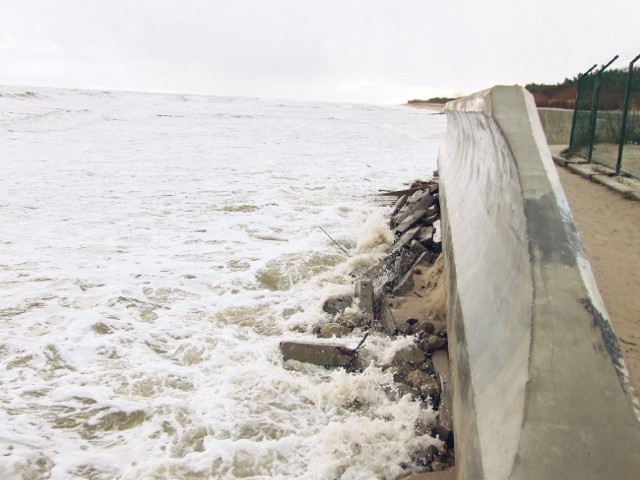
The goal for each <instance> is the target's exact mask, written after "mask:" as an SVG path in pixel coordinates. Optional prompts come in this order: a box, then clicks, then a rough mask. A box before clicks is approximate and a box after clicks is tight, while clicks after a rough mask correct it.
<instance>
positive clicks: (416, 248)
mask: <svg viewBox="0 0 640 480" xmlns="http://www.w3.org/2000/svg"><path fill="white" fill-rule="evenodd" d="M409 250H411V252H412V253H413V254H414V255H417V256H420V255H422V254H423V253H427V252H428V250H427V248H426V247H425V246H424V245H423V244H422V243H420V242H419V241H417V240H411V243H409Z"/></svg>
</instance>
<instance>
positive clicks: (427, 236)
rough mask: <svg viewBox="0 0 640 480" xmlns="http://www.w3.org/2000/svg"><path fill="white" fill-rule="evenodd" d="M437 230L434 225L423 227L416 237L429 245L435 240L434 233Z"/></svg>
mask: <svg viewBox="0 0 640 480" xmlns="http://www.w3.org/2000/svg"><path fill="white" fill-rule="evenodd" d="M435 231H436V229H435V228H434V227H433V226H429V227H422V228H421V229H420V231H418V235H417V236H416V238H417V239H418V241H420V242H422V243H424V244H425V245H428V244H430V243H431V242H433V235H434V234H435Z"/></svg>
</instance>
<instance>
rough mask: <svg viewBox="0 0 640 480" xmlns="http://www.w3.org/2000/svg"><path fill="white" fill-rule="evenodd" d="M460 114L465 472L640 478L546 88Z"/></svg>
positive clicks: (445, 193) (449, 200)
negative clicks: (550, 142)
mask: <svg viewBox="0 0 640 480" xmlns="http://www.w3.org/2000/svg"><path fill="white" fill-rule="evenodd" d="M446 111H447V115H448V127H447V136H446V139H445V141H444V142H443V144H442V147H441V150H440V157H439V169H440V181H441V183H440V188H441V202H442V207H443V227H444V232H443V233H444V237H443V242H444V250H445V253H446V259H445V260H446V263H445V273H446V277H447V293H448V300H447V302H448V304H447V317H448V322H449V342H450V343H449V345H450V347H449V350H450V357H451V364H452V365H451V366H452V384H453V416H454V427H455V438H456V458H457V472H458V473H457V476H458V478H460V479H473V480H476V479H482V478H486V479H491V480H496V479H507V478H509V479H525V478H526V479H560V478H562V479H565V478H580V479H596V478H616V479H627V478H628V479H632V478H633V479H636V478H640V455H639V454H638V452H640V416H639V412H640V408H639V404H638V401H637V399H636V397H635V395H634V393H633V391H632V389H631V386H630V382H629V378H628V374H627V371H626V368H625V367H624V363H623V360H622V357H621V352H620V348H619V346H618V342H617V339H616V337H615V335H614V333H613V330H612V328H611V325H610V323H609V320H608V317H607V313H606V311H605V308H604V305H603V304H602V301H601V299H600V295H599V293H598V290H597V288H596V285H595V281H594V279H593V275H592V273H591V269H590V266H589V262H588V260H587V258H586V255H585V253H584V249H583V247H582V243H581V241H580V238H579V236H578V234H577V231H576V228H575V226H574V224H573V219H572V217H571V212H570V210H569V207H568V205H567V202H566V199H565V197H564V194H563V192H562V189H561V186H560V181H559V179H558V175H557V172H556V171H555V168H554V166H553V163H552V160H551V155H550V153H549V149H548V147H547V142H546V139H545V136H544V133H543V130H542V126H541V123H540V120H539V117H538V114H537V112H536V108H535V104H534V102H533V97H532V96H531V95H530V94H529V93H528V92H526V91H525V90H524V89H523V88H521V87H494V88H493V89H491V90H486V91H483V92H480V93H478V94H476V95H473V96H471V97H466V98H463V99H459V100H456V101H453V102H449V103H448V104H447V107H446Z"/></svg>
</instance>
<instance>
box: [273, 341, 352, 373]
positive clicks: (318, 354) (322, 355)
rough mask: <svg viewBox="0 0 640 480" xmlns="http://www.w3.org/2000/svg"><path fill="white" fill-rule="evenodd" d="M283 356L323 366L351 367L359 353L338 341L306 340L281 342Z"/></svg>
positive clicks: (285, 358)
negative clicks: (320, 341) (337, 342)
mask: <svg viewBox="0 0 640 480" xmlns="http://www.w3.org/2000/svg"><path fill="white" fill-rule="evenodd" d="M280 351H281V352H282V358H283V359H284V360H285V361H287V360H297V361H299V362H305V363H312V364H314V365H321V366H323V367H349V366H351V365H353V364H354V362H355V361H356V359H357V356H358V353H357V352H355V351H353V350H351V349H349V348H347V347H345V346H343V345H339V344H336V343H318V342H304V341H289V340H284V341H282V342H280Z"/></svg>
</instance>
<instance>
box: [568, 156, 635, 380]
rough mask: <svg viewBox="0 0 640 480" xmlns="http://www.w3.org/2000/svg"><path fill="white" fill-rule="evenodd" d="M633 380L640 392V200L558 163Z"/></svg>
mask: <svg viewBox="0 0 640 480" xmlns="http://www.w3.org/2000/svg"><path fill="white" fill-rule="evenodd" d="M558 172H559V174H560V180H561V182H562V186H563V188H564V191H565V194H566V196H567V200H568V201H569V205H570V207H571V211H572V213H573V218H574V221H575V223H576V225H577V227H578V230H579V232H580V237H581V238H582V242H583V244H584V247H585V249H586V251H587V255H588V257H589V261H590V263H591V268H592V269H593V274H594V276H595V278H596V282H597V284H598V288H599V290H600V293H601V294H602V298H603V300H604V303H605V306H606V307H607V311H608V312H609V317H610V318H611V322H612V323H613V328H614V331H615V332H616V335H617V336H618V339H619V341H620V347H621V348H622V352H623V354H624V358H625V362H626V364H627V368H628V370H629V373H630V375H631V380H632V382H633V385H634V387H635V389H636V392H640V202H637V201H634V200H626V199H624V198H622V196H620V195H619V194H617V193H614V192H612V191H611V190H609V189H608V188H606V187H604V186H602V185H599V184H596V183H593V182H591V181H589V180H587V179H586V178H583V177H581V176H579V175H576V174H573V173H571V172H569V171H568V170H566V169H564V168H558Z"/></svg>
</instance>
